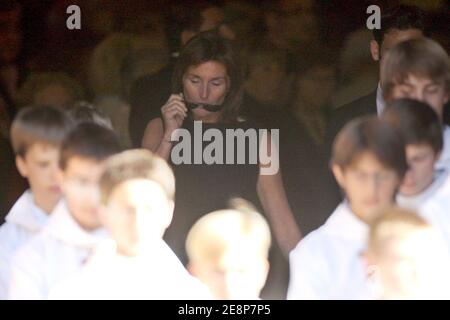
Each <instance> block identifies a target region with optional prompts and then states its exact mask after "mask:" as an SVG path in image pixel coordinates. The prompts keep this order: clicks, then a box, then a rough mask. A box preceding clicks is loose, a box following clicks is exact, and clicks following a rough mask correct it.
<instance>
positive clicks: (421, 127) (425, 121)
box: [382, 98, 450, 211]
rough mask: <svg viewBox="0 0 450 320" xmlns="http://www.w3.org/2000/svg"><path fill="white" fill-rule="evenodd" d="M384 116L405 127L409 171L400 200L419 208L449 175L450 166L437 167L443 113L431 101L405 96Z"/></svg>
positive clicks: (403, 129) (391, 104) (395, 102)
mask: <svg viewBox="0 0 450 320" xmlns="http://www.w3.org/2000/svg"><path fill="white" fill-rule="evenodd" d="M382 119H383V120H384V121H387V122H388V123H389V124H391V125H392V126H394V127H396V128H398V129H399V130H400V131H401V134H402V136H403V138H404V140H405V144H406V149H405V152H406V161H407V162H408V171H407V172H406V174H405V178H404V179H403V182H402V184H401V185H400V189H399V192H398V194H397V197H396V200H397V204H398V205H399V206H400V207H403V208H407V209H410V210H414V211H415V210H419V208H420V207H421V206H422V205H423V204H424V203H425V202H426V201H427V200H429V199H431V198H432V197H433V196H434V194H436V192H437V191H438V190H439V188H441V187H442V186H443V185H444V183H445V181H446V179H447V177H448V172H447V170H446V169H435V167H436V163H437V162H438V160H439V158H440V156H441V152H442V147H443V138H442V129H441V124H440V121H439V117H438V115H437V114H436V112H435V111H434V110H433V109H432V108H430V106H429V105H428V104H426V103H423V102H420V101H417V100H413V99H407V98H402V99H397V100H394V101H393V102H391V103H390V104H389V105H388V107H387V108H386V110H385V111H384V113H383V115H382ZM449 209H450V207H449Z"/></svg>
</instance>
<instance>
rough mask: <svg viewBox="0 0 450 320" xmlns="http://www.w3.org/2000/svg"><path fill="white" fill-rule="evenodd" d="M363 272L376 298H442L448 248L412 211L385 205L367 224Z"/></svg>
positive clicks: (436, 233)
mask: <svg viewBox="0 0 450 320" xmlns="http://www.w3.org/2000/svg"><path fill="white" fill-rule="evenodd" d="M365 259H366V264H367V273H368V276H369V280H370V281H371V282H372V284H373V285H374V287H373V289H375V294H376V295H377V298H382V299H421V298H422V299H423V298H433V297H435V298H439V297H440V298H443V296H442V294H444V293H445V292H443V290H448V288H445V287H444V284H445V283H446V281H444V280H445V276H446V274H447V273H448V251H447V247H446V245H445V243H444V242H443V240H442V238H441V237H440V234H439V233H438V231H436V230H435V229H434V228H433V227H432V226H430V225H429V224H427V223H426V222H425V221H424V220H423V219H422V218H420V217H419V216H417V215H416V214H415V213H414V212H410V211H407V210H404V209H400V208H397V207H390V208H387V209H386V210H385V211H383V212H382V213H381V215H380V216H379V217H377V218H376V219H375V220H374V221H373V222H372V223H371V225H370V234H369V241H368V248H367V251H366V252H365Z"/></svg>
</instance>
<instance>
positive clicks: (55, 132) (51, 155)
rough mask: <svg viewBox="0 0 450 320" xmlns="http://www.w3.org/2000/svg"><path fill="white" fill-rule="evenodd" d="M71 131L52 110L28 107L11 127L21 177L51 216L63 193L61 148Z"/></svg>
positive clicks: (58, 112) (21, 111)
mask: <svg viewBox="0 0 450 320" xmlns="http://www.w3.org/2000/svg"><path fill="white" fill-rule="evenodd" d="M70 129H71V123H70V121H69V119H68V118H67V117H66V115H65V114H64V113H63V112H62V111H60V110H58V109H56V108H52V107H44V106H43V107H39V106H32V107H26V108H24V109H22V110H20V112H19V113H18V114H17V116H16V118H15V119H14V121H13V123H12V126H11V143H12V146H13V149H14V153H15V155H16V165H17V169H18V170H19V173H20V174H21V175H22V176H23V177H24V178H27V179H28V182H29V184H30V188H31V191H32V192H33V197H34V201H35V203H36V204H37V205H38V206H39V207H41V208H42V209H43V210H44V211H46V212H48V213H50V212H51V210H52V209H53V207H54V206H55V205H56V203H57V202H58V200H59V198H60V196H61V191H60V188H59V185H58V180H57V172H58V161H59V147H60V145H61V143H62V141H63V139H64V138H65V136H66V135H67V133H68V131H69V130H70Z"/></svg>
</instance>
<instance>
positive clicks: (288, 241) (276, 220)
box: [256, 172, 301, 257]
mask: <svg viewBox="0 0 450 320" xmlns="http://www.w3.org/2000/svg"><path fill="white" fill-rule="evenodd" d="M256 190H257V191H258V196H259V200H260V201H261V204H262V206H263V209H264V212H265V213H266V216H267V217H268V219H269V221H270V225H271V226H272V230H273V232H274V236H275V239H277V241H278V244H279V246H280V248H281V250H282V251H283V253H284V255H285V256H286V257H288V256H289V252H291V250H292V249H294V248H295V246H296V245H297V243H298V242H299V241H300V239H301V233H300V229H299V228H298V226H297V222H296V221H295V218H294V215H293V214H292V211H291V207H290V206H289V202H288V200H287V198H286V194H285V192H284V187H283V182H282V178H281V174H280V173H279V172H278V173H277V174H275V175H259V178H258V182H257V189H256Z"/></svg>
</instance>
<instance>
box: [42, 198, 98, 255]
mask: <svg viewBox="0 0 450 320" xmlns="http://www.w3.org/2000/svg"><path fill="white" fill-rule="evenodd" d="M45 232H46V233H47V234H49V235H51V236H52V237H55V238H57V239H59V240H61V241H63V242H65V243H67V244H69V245H73V246H76V247H86V248H92V246H94V245H95V244H96V243H98V242H99V241H100V240H101V239H103V238H104V237H105V236H106V232H105V231H104V229H102V228H100V229H97V230H95V231H91V232H89V231H86V230H84V229H83V228H82V227H81V226H80V225H79V224H78V223H77V222H76V221H75V219H74V218H73V217H72V215H71V214H70V212H69V208H68V207H67V204H66V202H65V201H64V200H61V201H60V202H59V203H58V204H57V205H56V207H55V209H54V210H53V212H52V215H51V218H50V220H49V222H48V225H47V226H46V228H45Z"/></svg>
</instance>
